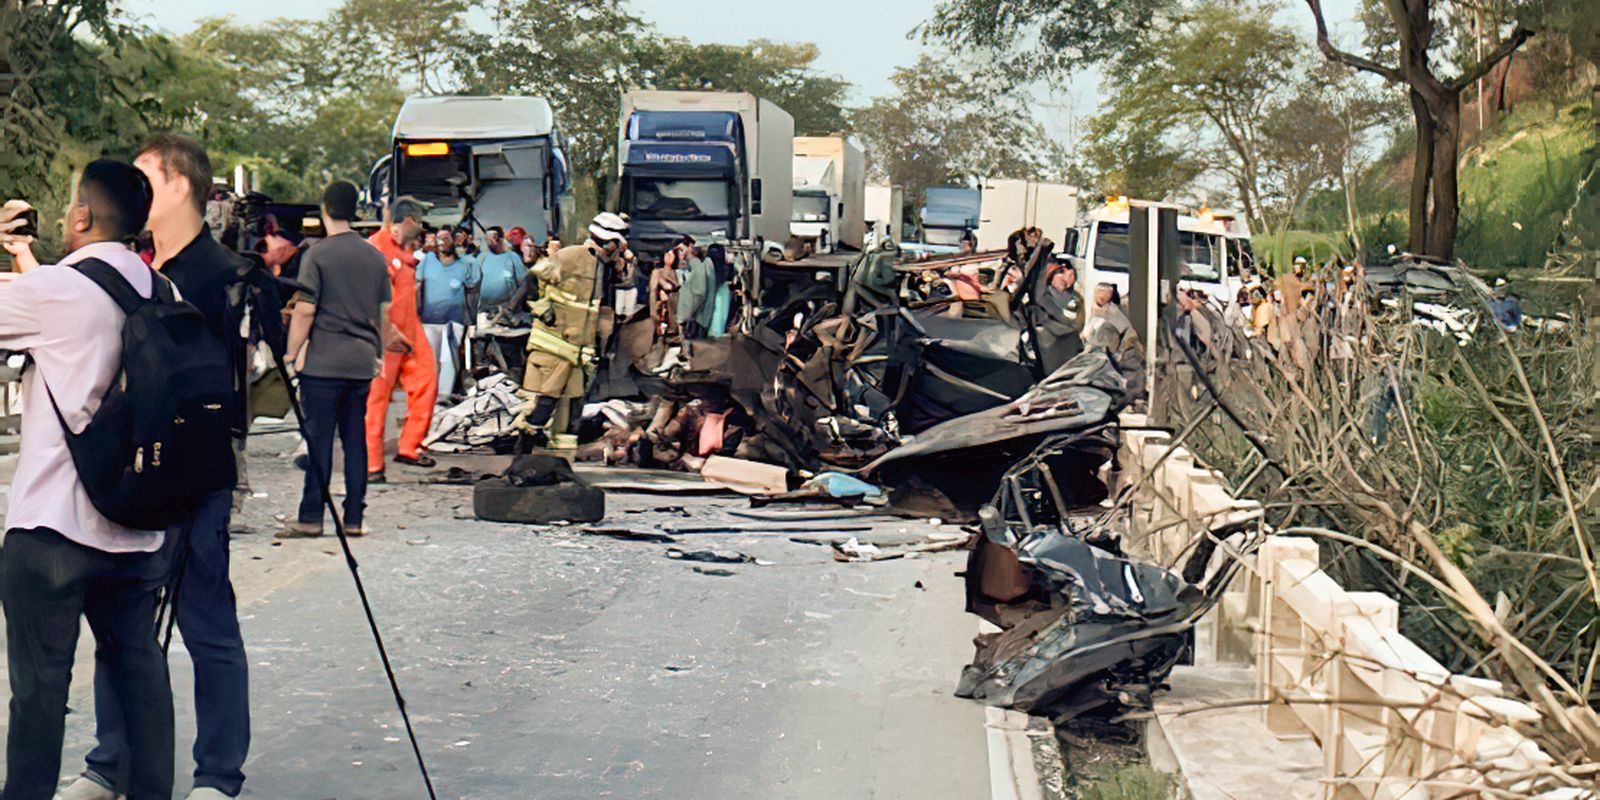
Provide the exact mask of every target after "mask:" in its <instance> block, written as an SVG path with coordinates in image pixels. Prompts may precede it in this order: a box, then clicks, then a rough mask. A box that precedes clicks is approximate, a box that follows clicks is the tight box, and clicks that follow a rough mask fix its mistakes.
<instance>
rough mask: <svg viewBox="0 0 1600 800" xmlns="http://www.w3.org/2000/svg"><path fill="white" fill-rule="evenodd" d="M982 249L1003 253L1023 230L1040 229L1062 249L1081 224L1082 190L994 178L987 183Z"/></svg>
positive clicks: (980, 225)
mask: <svg viewBox="0 0 1600 800" xmlns="http://www.w3.org/2000/svg"><path fill="white" fill-rule="evenodd" d="M981 208H982V216H981V218H980V219H979V222H978V249H979V250H1001V249H1004V248H1005V246H1006V239H1007V238H1008V237H1010V236H1011V234H1012V233H1013V232H1015V231H1017V230H1018V229H1020V228H1038V229H1039V230H1040V232H1041V233H1043V234H1044V236H1045V238H1047V239H1049V240H1051V241H1053V242H1055V243H1056V244H1057V245H1058V246H1060V245H1063V244H1065V243H1066V242H1067V241H1068V231H1071V230H1072V229H1073V227H1075V226H1076V225H1077V224H1078V190H1077V189H1075V188H1073V187H1071V186H1063V185H1062V184H1059V183H1041V182H1039V181H1027V180H1006V179H999V178H990V179H988V180H986V181H984V182H983V201H982V203H981Z"/></svg>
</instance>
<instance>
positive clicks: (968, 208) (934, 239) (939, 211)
mask: <svg viewBox="0 0 1600 800" xmlns="http://www.w3.org/2000/svg"><path fill="white" fill-rule="evenodd" d="M982 202H983V196H982V194H980V193H979V192H978V190H977V189H969V188H967V187H965V186H933V187H929V188H928V189H927V191H926V193H925V195H924V198H923V202H922V211H921V213H920V214H919V221H920V222H921V224H922V241H923V243H924V244H931V245H943V246H949V247H955V246H959V245H960V244H961V243H962V242H963V241H966V240H967V239H970V238H972V237H973V235H974V234H976V233H977V230H978V210H979V207H980V204H981V203H982Z"/></svg>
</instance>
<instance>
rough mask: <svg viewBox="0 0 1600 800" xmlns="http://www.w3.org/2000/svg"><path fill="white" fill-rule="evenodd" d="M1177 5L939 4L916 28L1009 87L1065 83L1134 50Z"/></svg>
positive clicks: (1079, 0)
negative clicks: (992, 71)
mask: <svg viewBox="0 0 1600 800" xmlns="http://www.w3.org/2000/svg"><path fill="white" fill-rule="evenodd" d="M1178 5H1179V3H1178V2H1177V0H1117V2H1106V0H942V2H940V3H939V5H938V7H937V8H935V10H934V15H933V18H932V19H930V20H929V21H928V22H926V23H925V24H923V25H922V26H920V27H919V31H920V33H921V34H922V37H923V39H924V40H935V41H938V42H942V43H943V44H946V45H948V46H950V47H952V48H954V49H956V50H958V51H962V52H966V53H970V54H973V55H977V56H980V57H982V58H983V60H984V61H986V62H990V63H993V64H994V65H995V67H997V68H998V69H999V70H1000V71H1001V72H1002V73H1003V76H1004V77H1005V78H1006V79H1008V80H1010V81H1024V82H1025V81H1031V80H1034V79H1036V78H1044V77H1057V78H1059V77H1065V76H1066V75H1068V74H1070V73H1071V72H1073V71H1074V70H1078V69H1082V68H1084V67H1087V66H1092V65H1094V64H1099V63H1102V62H1104V61H1107V60H1110V59H1114V58H1117V57H1118V56H1120V55H1122V54H1123V53H1126V52H1128V51H1129V50H1130V49H1132V48H1134V47H1136V46H1138V45H1139V44H1140V43H1141V42H1142V41H1143V40H1144V37H1145V36H1146V33H1147V31H1149V29H1150V27H1151V26H1152V25H1153V24H1154V23H1155V22H1156V20H1157V19H1158V18H1160V17H1161V16H1162V15H1163V14H1165V13H1167V12H1169V11H1171V10H1173V9H1175V8H1177V7H1178Z"/></svg>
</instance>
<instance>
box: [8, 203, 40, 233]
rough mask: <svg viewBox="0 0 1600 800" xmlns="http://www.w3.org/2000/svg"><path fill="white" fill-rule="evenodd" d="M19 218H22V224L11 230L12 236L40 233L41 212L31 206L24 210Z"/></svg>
mask: <svg viewBox="0 0 1600 800" xmlns="http://www.w3.org/2000/svg"><path fill="white" fill-rule="evenodd" d="M18 219H20V220H22V225H21V226H20V227H18V228H16V229H14V230H12V231H11V235H12V236H38V235H39V212H38V211H36V210H34V209H31V208H30V209H28V210H26V211H24V212H22V214H21V215H20V216H19V217H18Z"/></svg>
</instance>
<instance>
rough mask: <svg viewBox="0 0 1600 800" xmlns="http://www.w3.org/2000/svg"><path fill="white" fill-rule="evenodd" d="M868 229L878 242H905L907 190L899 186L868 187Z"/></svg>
mask: <svg viewBox="0 0 1600 800" xmlns="http://www.w3.org/2000/svg"><path fill="white" fill-rule="evenodd" d="M866 195H867V227H868V229H869V230H871V231H872V233H873V239H874V241H876V242H883V241H886V240H887V241H891V242H894V243H895V244H896V245H898V244H900V242H902V241H905V217H904V215H905V208H906V190H905V189H904V188H902V187H901V186H900V185H899V184H895V185H893V186H868V187H867V192H866Z"/></svg>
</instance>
